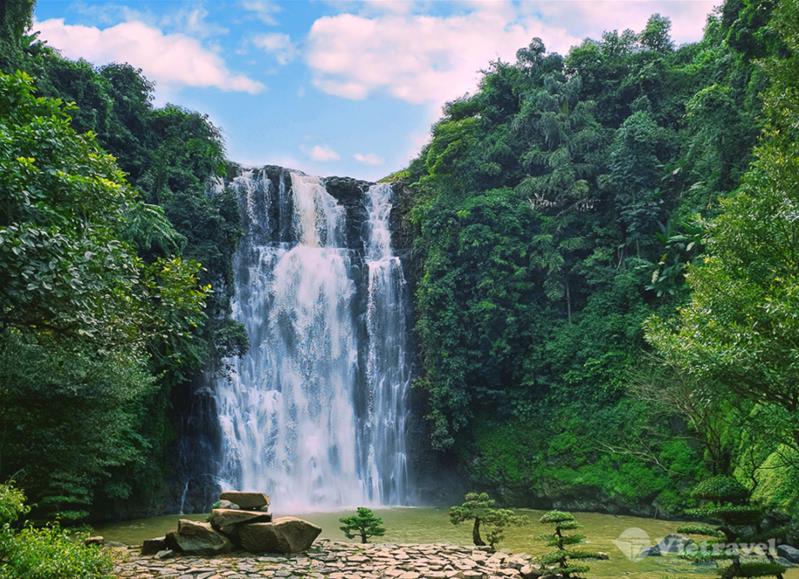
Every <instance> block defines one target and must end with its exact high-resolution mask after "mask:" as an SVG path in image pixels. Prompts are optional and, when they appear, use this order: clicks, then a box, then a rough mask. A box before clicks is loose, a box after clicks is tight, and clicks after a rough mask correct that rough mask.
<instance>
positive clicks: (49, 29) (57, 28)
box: [34, 18, 264, 94]
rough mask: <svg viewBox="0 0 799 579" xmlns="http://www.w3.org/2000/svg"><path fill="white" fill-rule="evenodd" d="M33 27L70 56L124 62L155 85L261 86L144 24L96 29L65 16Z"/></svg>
mask: <svg viewBox="0 0 799 579" xmlns="http://www.w3.org/2000/svg"><path fill="white" fill-rule="evenodd" d="M34 28H35V29H38V30H40V31H41V38H42V39H43V40H47V42H48V43H49V44H50V45H51V46H53V47H55V48H57V49H59V50H60V51H61V52H62V53H63V54H64V56H66V57H68V58H85V59H86V60H88V61H89V62H92V63H95V64H107V63H109V62H128V63H130V64H131V65H133V66H135V67H137V68H141V69H142V71H144V74H145V76H147V77H148V78H149V79H151V80H153V81H155V82H156V83H157V84H158V87H159V88H164V89H167V90H169V89H172V88H177V87H182V86H191V87H215V88H218V89H221V90H223V91H231V92H246V93H251V94H255V93H259V92H261V91H262V90H263V88H264V86H263V84H261V83H260V82H258V81H255V80H253V79H251V78H249V77H247V76H245V75H241V74H235V73H233V72H231V71H229V70H228V69H227V66H226V65H225V63H224V61H223V60H222V58H220V57H219V55H217V54H216V53H214V52H212V51H210V50H208V49H206V48H205V47H203V46H202V44H200V43H199V42H198V41H197V40H196V39H194V38H192V37H191V36H187V35H185V34H181V33H174V34H164V33H163V32H162V31H161V30H159V29H158V28H155V27H154V26H151V25H148V24H144V23H142V22H137V21H133V22H123V23H121V24H117V25H115V26H111V27H109V28H97V27H94V26H79V25H70V24H65V23H64V20H63V19H60V18H58V19H56V18H54V19H50V20H44V21H42V22H37V23H36V24H35V26H34Z"/></svg>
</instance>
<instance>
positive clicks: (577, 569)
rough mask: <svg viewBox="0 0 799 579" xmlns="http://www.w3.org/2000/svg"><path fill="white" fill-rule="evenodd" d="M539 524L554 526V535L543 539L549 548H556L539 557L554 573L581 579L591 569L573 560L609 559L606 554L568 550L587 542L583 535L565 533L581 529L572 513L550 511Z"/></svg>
mask: <svg viewBox="0 0 799 579" xmlns="http://www.w3.org/2000/svg"><path fill="white" fill-rule="evenodd" d="M539 522H541V523H543V524H545V525H553V531H552V533H551V534H548V535H544V537H543V538H544V539H545V540H546V544H547V545H548V546H550V547H554V548H555V549H554V550H553V551H550V552H548V553H545V554H544V555H542V556H541V557H539V560H540V562H541V563H542V564H543V565H546V566H550V567H554V568H553V572H555V573H557V574H558V575H560V576H561V577H565V578H566V579H569V578H570V577H579V576H580V575H581V574H583V573H586V572H587V571H589V570H590V569H591V568H590V567H588V566H587V565H575V564H573V563H572V562H571V561H572V560H576V561H584V560H587V559H607V558H608V556H607V555H606V554H604V553H595V552H593V551H581V550H579V549H567V548H566V547H567V546H569V545H579V544H581V543H583V542H585V537H584V536H583V535H580V534H577V533H573V534H566V533H565V531H573V530H575V529H578V528H579V527H580V525H579V524H578V523H577V520H576V519H575V518H574V515H572V514H571V513H566V512H563V511H549V512H548V513H545V514H544V515H543V516H542V517H541V518H540V519H539Z"/></svg>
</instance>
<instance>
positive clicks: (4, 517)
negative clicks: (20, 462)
mask: <svg viewBox="0 0 799 579" xmlns="http://www.w3.org/2000/svg"><path fill="white" fill-rule="evenodd" d="M29 510H30V509H29V507H28V506H27V505H26V504H25V493H23V492H22V491H21V490H19V489H18V488H16V487H15V486H14V485H13V484H0V526H2V527H5V526H6V525H11V524H12V523H14V522H16V520H17V519H19V518H20V517H22V516H23V515H26V514H27V513H28V511H29Z"/></svg>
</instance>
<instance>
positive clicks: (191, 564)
mask: <svg viewBox="0 0 799 579" xmlns="http://www.w3.org/2000/svg"><path fill="white" fill-rule="evenodd" d="M114 558H115V565H114V573H115V575H116V576H117V577H123V578H142V579H143V578H144V577H178V578H182V579H189V578H192V579H221V578H226V579H227V578H230V579H235V578H247V577H288V578H291V577H309V578H329V579H371V578H377V577H395V578H397V579H422V578H429V579H446V578H450V577H452V578H455V577H457V578H461V579H508V578H515V579H523V578H524V577H527V576H531V575H532V572H533V571H534V570H535V569H536V567H534V566H532V565H531V563H530V560H529V559H530V557H529V556H526V555H512V554H507V553H493V554H492V553H489V552H487V551H486V550H485V549H473V548H468V547H461V546H457V545H450V544H428V545H398V544H389V543H377V544H369V545H360V544H354V543H344V542H338V541H329V540H326V539H323V540H321V541H318V543H317V544H316V545H314V546H313V547H311V549H309V550H308V551H307V552H305V553H300V554H298V555H287V556H283V555H253V554H250V553H235V554H230V555H222V556H217V557H189V556H177V557H172V558H168V559H163V560H162V559H159V558H158V557H156V556H143V555H140V554H139V552H138V549H137V548H135V547H124V548H116V549H114Z"/></svg>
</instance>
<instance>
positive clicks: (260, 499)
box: [219, 491, 269, 509]
mask: <svg viewBox="0 0 799 579" xmlns="http://www.w3.org/2000/svg"><path fill="white" fill-rule="evenodd" d="M219 498H220V500H223V501H230V502H232V503H235V504H237V505H238V506H239V507H240V508H242V509H260V508H261V507H267V506H269V497H268V496H267V495H265V494H264V493H256V492H246V491H225V492H223V493H222V494H221V495H219Z"/></svg>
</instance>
